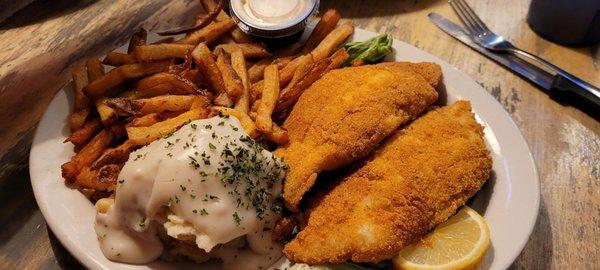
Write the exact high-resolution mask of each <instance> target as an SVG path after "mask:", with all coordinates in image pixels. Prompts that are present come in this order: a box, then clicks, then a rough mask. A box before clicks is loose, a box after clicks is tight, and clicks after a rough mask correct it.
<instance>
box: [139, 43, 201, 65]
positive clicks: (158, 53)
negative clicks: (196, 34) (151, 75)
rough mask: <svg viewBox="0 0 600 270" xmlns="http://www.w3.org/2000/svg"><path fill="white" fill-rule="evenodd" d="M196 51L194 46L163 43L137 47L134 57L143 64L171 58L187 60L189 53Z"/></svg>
mask: <svg viewBox="0 0 600 270" xmlns="http://www.w3.org/2000/svg"><path fill="white" fill-rule="evenodd" d="M193 49H194V45H190V44H175V43H163V44H154V45H142V46H137V47H135V50H134V51H133V55H135V58H136V59H138V60H139V61H142V62H150V61H155V60H163V59H170V58H185V57H186V55H187V54H188V52H190V51H191V50H193Z"/></svg>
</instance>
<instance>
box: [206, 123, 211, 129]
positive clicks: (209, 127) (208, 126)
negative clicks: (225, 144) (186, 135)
mask: <svg viewBox="0 0 600 270" xmlns="http://www.w3.org/2000/svg"><path fill="white" fill-rule="evenodd" d="M204 128H205V129H212V126H211V125H210V124H208V125H205V126H204Z"/></svg>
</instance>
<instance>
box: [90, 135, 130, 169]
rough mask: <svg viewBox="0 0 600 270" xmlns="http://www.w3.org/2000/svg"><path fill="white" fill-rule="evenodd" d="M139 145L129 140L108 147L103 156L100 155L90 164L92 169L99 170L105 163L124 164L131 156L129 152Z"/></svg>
mask: <svg viewBox="0 0 600 270" xmlns="http://www.w3.org/2000/svg"><path fill="white" fill-rule="evenodd" d="M137 147H138V146H137V145H136V144H135V143H133V142H131V141H129V140H127V141H125V142H124V143H122V144H121V145H119V146H117V147H115V148H110V149H106V150H105V151H104V153H102V156H100V157H99V158H98V159H97V160H96V161H94V163H93V164H92V165H91V166H90V169H91V170H97V169H100V168H102V167H103V166H105V165H110V164H123V163H125V162H126V161H127V159H128V158H129V153H131V152H132V151H133V150H135V149H136V148H137Z"/></svg>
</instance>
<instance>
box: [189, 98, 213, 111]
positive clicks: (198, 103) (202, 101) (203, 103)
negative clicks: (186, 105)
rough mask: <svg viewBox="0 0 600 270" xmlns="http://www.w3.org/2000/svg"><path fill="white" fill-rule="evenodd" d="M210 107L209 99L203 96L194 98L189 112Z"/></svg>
mask: <svg viewBox="0 0 600 270" xmlns="http://www.w3.org/2000/svg"><path fill="white" fill-rule="evenodd" d="M208 107H210V99H209V98H207V97H205V96H195V97H194V101H193V102H192V105H191V106H190V110H205V109H207V108H208Z"/></svg>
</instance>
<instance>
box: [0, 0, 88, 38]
mask: <svg viewBox="0 0 600 270" xmlns="http://www.w3.org/2000/svg"><path fill="white" fill-rule="evenodd" d="M94 2H97V0H37V1H35V2H33V3H31V4H30V5H28V6H26V7H24V8H23V9H21V10H19V11H17V12H16V13H15V14H13V15H12V16H11V17H9V18H8V19H6V20H5V21H4V22H2V23H1V24H0V31H2V30H8V29H11V28H18V27H22V26H28V25H32V24H36V23H40V22H44V21H47V20H51V19H53V18H57V17H61V16H64V15H66V14H70V13H73V12H75V11H77V10H79V9H82V8H85V7H87V6H89V5H91V4H93V3H94Z"/></svg>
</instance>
